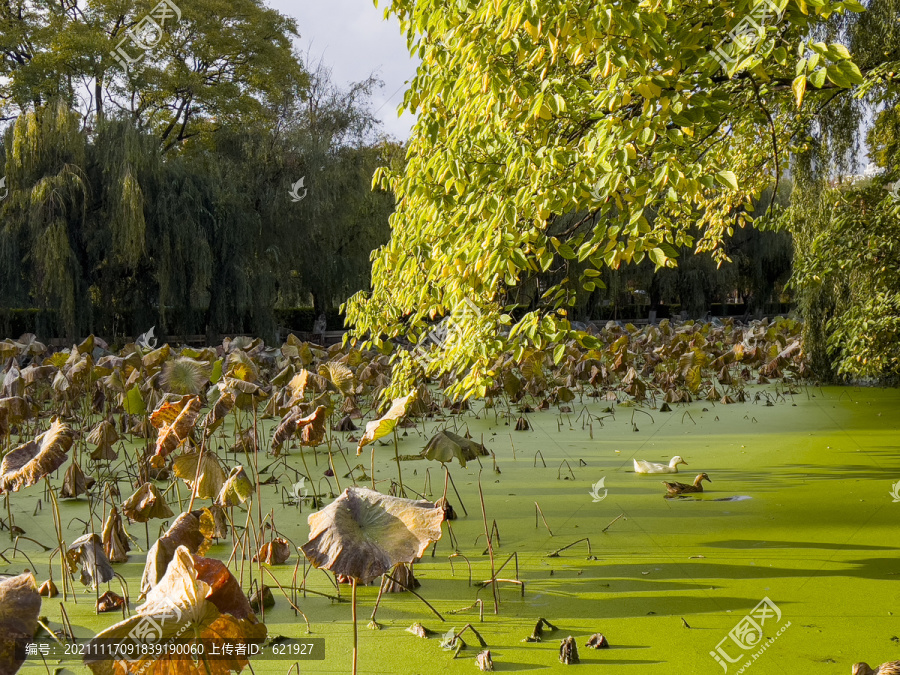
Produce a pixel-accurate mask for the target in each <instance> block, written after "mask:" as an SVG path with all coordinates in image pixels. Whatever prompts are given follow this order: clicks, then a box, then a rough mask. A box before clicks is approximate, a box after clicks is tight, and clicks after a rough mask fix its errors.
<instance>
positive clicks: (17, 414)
mask: <svg viewBox="0 0 900 675" xmlns="http://www.w3.org/2000/svg"><path fill="white" fill-rule="evenodd" d="M0 410H3V411H5V413H6V419H7V420H8V421H9V423H10V424H18V423H19V422H21V421H22V420H26V419H28V418H29V417H31V416H32V412H31V406H29V405H28V401H26V400H25V399H24V398H22V397H21V396H7V397H6V398H0Z"/></svg>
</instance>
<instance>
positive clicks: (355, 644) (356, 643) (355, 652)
mask: <svg viewBox="0 0 900 675" xmlns="http://www.w3.org/2000/svg"><path fill="white" fill-rule="evenodd" d="M374 455H375V449H374V448H373V449H372V456H373V457H374ZM372 480H373V481H374V476H373V478H372ZM351 597H352V603H353V671H352V672H353V675H356V663H357V658H358V655H359V633H358V630H357V625H356V577H353V589H352V591H351Z"/></svg>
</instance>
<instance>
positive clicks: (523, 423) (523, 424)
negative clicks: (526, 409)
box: [516, 417, 531, 431]
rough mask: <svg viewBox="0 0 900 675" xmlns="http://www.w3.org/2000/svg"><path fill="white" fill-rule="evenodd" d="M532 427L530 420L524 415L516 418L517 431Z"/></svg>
mask: <svg viewBox="0 0 900 675" xmlns="http://www.w3.org/2000/svg"><path fill="white" fill-rule="evenodd" d="M530 428H531V425H530V424H528V420H527V419H525V418H524V417H520V418H519V419H517V420H516V431H528V430H529V429H530Z"/></svg>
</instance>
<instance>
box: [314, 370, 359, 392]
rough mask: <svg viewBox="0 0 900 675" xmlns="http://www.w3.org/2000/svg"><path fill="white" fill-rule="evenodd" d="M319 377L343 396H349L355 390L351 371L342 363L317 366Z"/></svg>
mask: <svg viewBox="0 0 900 675" xmlns="http://www.w3.org/2000/svg"><path fill="white" fill-rule="evenodd" d="M319 375H321V376H322V377H324V378H326V379H327V380H329V381H330V382H331V383H332V384H333V385H334V386H335V388H336V389H337V390H338V391H339V392H341V393H342V394H343V395H344V396H351V395H352V394H353V393H354V391H355V390H356V382H355V381H354V377H353V371H352V370H350V369H349V368H348V367H347V366H345V365H344V364H343V363H339V362H338V361H329V362H328V363H325V364H322V365H321V366H319Z"/></svg>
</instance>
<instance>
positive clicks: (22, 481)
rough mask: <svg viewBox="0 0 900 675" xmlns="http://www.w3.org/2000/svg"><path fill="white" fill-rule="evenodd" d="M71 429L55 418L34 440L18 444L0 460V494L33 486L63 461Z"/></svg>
mask: <svg viewBox="0 0 900 675" xmlns="http://www.w3.org/2000/svg"><path fill="white" fill-rule="evenodd" d="M71 447H72V430H71V429H70V428H69V427H68V426H67V425H65V424H63V423H62V422H60V421H59V420H55V421H54V422H53V424H51V425H50V428H49V429H48V430H47V431H45V432H44V433H42V434H41V435H40V436H38V437H37V438H36V439H35V440H33V441H30V442H28V443H26V444H24V445H21V446H19V447H18V448H16V449H15V450H13V451H12V452H10V453H9V454H8V455H6V457H4V458H3V462H2V463H0V494H3V493H4V492H16V491H17V490H19V489H21V488H23V487H30V486H31V485H34V484H35V483H37V482H38V481H39V480H41V479H42V478H43V477H44V476H47V475H48V474H50V473H53V472H54V471H56V470H57V469H58V468H59V467H60V466H62V464H63V463H64V462H65V461H66V457H67V453H68V452H69V448H71Z"/></svg>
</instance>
